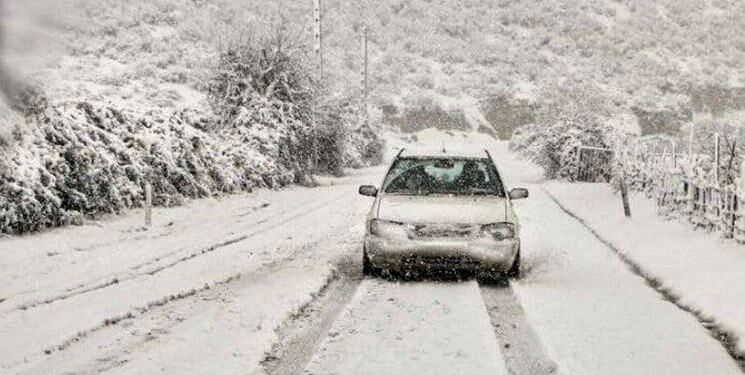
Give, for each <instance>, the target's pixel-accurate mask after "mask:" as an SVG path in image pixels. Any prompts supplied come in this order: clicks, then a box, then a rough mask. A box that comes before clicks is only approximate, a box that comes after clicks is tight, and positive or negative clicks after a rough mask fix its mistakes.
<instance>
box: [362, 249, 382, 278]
mask: <svg viewBox="0 0 745 375" xmlns="http://www.w3.org/2000/svg"><path fill="white" fill-rule="evenodd" d="M362 274H363V275H364V276H379V275H380V270H379V269H378V268H376V267H375V266H374V265H373V264H372V262H371V261H370V257H368V256H367V250H364V249H363V251H362Z"/></svg>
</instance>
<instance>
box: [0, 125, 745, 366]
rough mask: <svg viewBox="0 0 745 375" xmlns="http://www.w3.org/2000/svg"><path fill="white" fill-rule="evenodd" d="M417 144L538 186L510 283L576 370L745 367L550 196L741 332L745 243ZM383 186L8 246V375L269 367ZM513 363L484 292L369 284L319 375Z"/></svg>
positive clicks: (548, 346)
mask: <svg viewBox="0 0 745 375" xmlns="http://www.w3.org/2000/svg"><path fill="white" fill-rule="evenodd" d="M416 136H417V138H418V139H419V140H420V142H413V141H412V140H411V137H404V136H397V137H391V141H390V142H389V144H390V145H391V146H392V148H391V150H389V151H388V155H391V154H393V151H395V149H396V147H400V146H402V145H406V144H414V143H417V144H419V145H421V146H427V145H429V146H437V145H438V144H440V142H441V140H442V139H446V140H448V141H450V142H452V143H453V144H468V145H470V146H473V147H478V148H481V147H487V148H488V149H489V151H490V152H491V154H492V156H493V157H494V159H495V161H496V162H497V164H498V166H499V168H500V172H501V174H502V175H503V176H504V178H505V179H506V181H507V185H508V186H510V187H517V186H525V187H528V188H530V189H531V197H530V198H529V199H527V200H522V201H516V202H515V205H516V207H515V209H516V211H517V213H518V215H519V216H520V219H521V224H522V228H523V229H522V236H523V238H522V241H523V247H522V251H523V253H522V259H523V274H524V275H523V277H522V278H521V279H520V280H518V281H515V282H513V283H511V288H512V291H514V294H515V296H516V298H517V301H519V303H520V305H521V307H522V310H524V311H525V317H526V318H527V322H528V323H529V324H530V328H531V329H532V331H534V332H535V333H536V337H537V340H538V341H539V342H540V346H541V347H542V348H545V351H546V353H547V354H548V356H549V357H550V359H551V360H552V361H553V362H555V363H556V365H557V368H558V370H559V373H564V374H629V373H634V374H636V373H640V374H641V373H644V374H647V373H676V374H708V373H711V374H737V373H740V371H739V369H738V367H737V365H736V363H735V362H734V360H733V359H732V358H731V357H730V356H729V355H728V353H727V352H726V350H725V348H724V347H723V346H722V344H721V343H720V342H718V341H716V339H715V338H713V337H711V335H710V334H709V332H708V331H707V330H706V328H704V326H703V325H702V324H701V323H699V321H698V320H697V319H696V316H694V315H693V314H690V313H688V312H686V311H684V310H683V309H681V308H679V307H677V306H676V305H674V304H672V303H669V302H668V301H666V300H664V299H663V298H662V296H661V295H660V294H659V293H657V292H656V291H655V290H654V289H653V288H652V287H650V286H649V285H647V284H646V283H645V280H644V279H643V278H641V277H639V276H638V275H635V274H634V273H633V272H632V271H631V270H629V268H628V266H627V265H626V264H624V262H622V261H621V260H620V258H619V257H618V256H617V255H616V254H615V253H614V252H613V251H612V250H611V249H610V248H608V246H606V245H605V244H604V243H603V242H601V241H599V240H598V239H597V238H596V237H595V236H594V235H593V234H592V233H591V232H590V231H588V230H587V228H585V227H583V226H582V225H581V224H580V223H579V222H577V221H576V220H574V219H573V218H572V217H570V216H569V215H568V214H566V213H565V212H564V211H563V210H562V209H561V208H560V207H559V206H557V205H556V204H555V203H554V201H553V200H552V199H551V198H550V197H549V196H548V195H547V194H546V192H545V191H544V190H543V189H544V187H545V188H546V189H548V190H549V191H551V192H552V194H554V195H556V196H557V197H558V198H559V199H560V201H562V202H567V204H568V205H570V206H576V207H579V208H576V209H577V210H580V211H581V212H580V214H582V212H584V214H587V216H588V217H589V218H590V219H588V222H589V223H590V224H591V225H593V226H597V228H598V229H597V230H598V231H599V232H601V231H602V230H608V231H609V232H613V233H616V235H617V236H618V238H616V239H615V240H613V242H614V244H617V245H618V247H619V248H620V249H624V251H627V252H628V254H629V256H630V257H632V258H633V259H634V260H637V261H638V262H639V263H640V264H642V265H643V266H644V267H645V269H647V268H646V267H648V268H649V270H651V272H654V273H652V275H653V276H655V277H656V278H658V279H659V280H661V281H662V282H663V285H664V286H666V287H669V288H670V289H671V290H673V292H675V293H676V294H677V295H679V296H681V301H682V302H684V303H691V304H696V305H695V306H700V307H701V309H702V311H704V312H706V313H707V314H711V316H712V317H714V318H715V319H716V323H718V324H722V325H723V326H726V327H727V328H728V329H730V328H732V327H734V328H737V327H736V324H737V323H738V322H739V320H738V319H740V318H739V316H738V315H736V314H737V312H738V311H742V309H739V310H738V308H737V306H738V304H740V303H741V302H739V301H743V300H745V298H743V296H742V295H741V294H737V293H739V292H738V290H739V289H738V287H739V286H741V283H740V284H739V285H738V284H735V282H736V281H738V280H741V278H740V276H739V275H737V270H738V268H739V270H741V269H742V265H743V264H742V261H741V257H739V255H738V251H739V249H736V247H735V246H734V245H732V244H731V243H728V242H722V241H720V240H718V239H717V238H715V237H713V236H711V235H708V234H704V233H697V232H693V231H691V230H690V229H689V228H688V227H687V226H685V225H681V224H677V223H670V222H664V221H661V220H660V219H659V218H657V217H656V216H655V212H653V206H651V203H647V204H646V205H645V203H644V201H642V200H640V199H639V198H635V199H634V201H633V202H632V204H633V206H632V209H633V210H634V214H635V217H634V219H633V220H632V221H628V220H625V219H623V218H620V217H617V216H615V215H619V214H620V206H619V202H618V200H617V198H616V197H615V196H612V195H611V193H610V190H607V188H606V187H605V185H568V184H559V183H553V182H551V183H546V182H544V181H543V178H542V173H541V172H542V171H541V170H540V169H539V168H537V167H535V166H533V165H531V164H527V163H525V162H522V161H520V160H518V159H517V158H516V156H515V155H514V154H513V153H511V152H510V151H509V150H508V147H507V144H506V143H504V142H495V141H493V140H492V139H491V138H490V137H488V136H485V135H483V134H478V133H460V132H451V133H450V134H448V133H444V132H437V131H432V130H428V131H424V132H420V133H417V134H416ZM407 142H408V143H407ZM383 173H384V168H382V167H381V168H372V169H365V170H360V171H354V172H352V173H351V174H350V175H349V176H347V177H343V178H330V177H324V178H320V179H319V182H320V183H321V186H320V187H318V188H312V189H310V188H300V187H291V188H288V189H284V190H279V191H270V190H262V191H258V192H255V193H253V194H240V195H234V196H229V197H224V198H221V199H212V198H211V199H205V200H200V201H194V202H191V203H189V204H188V205H186V206H182V207H174V208H168V209H166V208H161V209H157V210H156V212H155V215H154V216H155V223H156V224H155V226H154V227H153V228H151V229H150V230H147V231H144V230H142V229H141V228H140V225H141V222H142V212H140V211H131V212H129V213H127V214H125V215H123V216H116V217H110V218H107V219H104V220H101V221H97V222H88V223H86V224H85V225H84V226H81V227H67V228H60V229H55V230H51V231H46V232H43V233H39V234H36V235H29V236H17V237H9V238H3V239H0V247H2V249H3V255H4V256H3V257H2V258H0V299H3V298H4V301H3V302H0V352H2V353H3V355H2V356H0V372H3V373H30V374H41V373H96V372H99V371H108V372H112V373H117V374H119V373H121V374H127V373H156V372H165V373H226V374H227V373H246V372H248V373H260V372H261V360H262V359H264V357H265V353H267V352H269V350H270V349H271V348H272V346H273V345H274V344H276V343H277V342H278V339H279V338H278V335H277V333H276V331H275V330H277V329H279V328H280V327H281V326H283V324H286V323H287V322H288V321H292V319H294V317H295V315H294V314H295V313H296V312H297V311H299V310H300V309H302V308H303V307H304V306H306V305H307V304H308V303H310V302H311V301H313V299H314V295H316V294H317V293H319V291H320V290H322V289H323V287H324V286H325V285H328V281H329V279H330V278H333V277H334V273H335V272H336V270H337V269H338V267H339V266H338V265H339V264H340V263H339V262H340V259H353V260H354V261H356V262H359V256H360V241H361V238H362V233H363V222H364V215H365V213H366V212H367V210H368V209H369V207H370V203H371V201H370V200H369V199H368V198H365V197H360V196H358V195H357V194H356V188H357V186H358V185H361V184H366V183H370V182H376V181H379V180H380V178H381V175H382V174H383ZM604 189H605V190H604ZM582 210H584V211H582ZM585 211H586V212H585ZM605 213H612V214H609V215H610V216H607V215H606V216H603V215H605ZM584 214H582V215H584ZM600 214H603V215H600ZM598 215H600V216H598ZM619 216H620V215H619ZM593 217H594V218H595V219H592V218H593ZM591 219H592V220H591ZM593 220H595V221H593ZM637 220H639V222H640V223H641V224H637ZM636 225H642V226H645V227H646V226H649V228H652V229H654V230H650V232H647V233H646V234H643V233H645V232H644V231H643V230H642V229H641V227H636ZM603 228H605V229H603ZM676 228H677V229H676ZM661 234H664V237H662V235H661ZM638 235H641V236H643V237H637V236H638ZM655 235H656V237H654V236H655ZM677 238H680V240H678V239H677ZM651 240H654V241H652V242H654V243H655V244H656V246H654V248H652V245H650V243H651V242H650V241H651ZM679 242H681V243H679ZM624 244H628V245H624ZM626 246H628V247H629V248H630V247H633V249H626ZM702 249H705V250H706V251H702ZM702 254H703V256H702ZM723 254H724V255H723ZM737 260H740V261H739V263H738V262H737ZM645 262H646V263H645ZM694 266H697V267H701V268H702V269H704V270H705V269H708V270H713V271H712V272H714V273H709V274H708V275H705V274H704V271H703V270H702V271H698V270H695V269H693V268H694ZM715 266H716V267H718V268H716V267H715ZM686 267H688V268H686ZM113 280H116V282H115V283H114V282H113ZM350 293H351V292H350ZM23 306H27V307H28V308H27V309H26V310H23V309H20V307H23ZM725 309H726V311H725ZM726 313H731V314H730V315H726ZM717 314H719V315H717ZM733 332H735V331H734V330H733ZM45 350H48V351H49V354H44V351H45ZM502 350H506V349H503V348H502V346H501V345H499V344H498V343H497V340H496V338H495V335H494V328H493V326H492V322H491V321H490V318H489V314H488V313H487V311H486V308H485V306H484V302H483V300H482V296H481V291H480V290H479V285H478V284H477V283H475V282H474V281H465V282H435V281H412V282H395V281H389V280H386V279H370V278H368V279H365V280H363V281H362V283H361V284H360V285H359V287H358V288H357V290H356V292H355V295H354V297H353V298H352V301H351V302H350V303H349V304H347V305H346V307H345V308H344V309H343V312H342V314H341V315H340V316H339V317H338V318H337V319H336V320H335V321H334V322H333V324H331V328H330V330H329V331H328V333H324V336H323V340H322V341H321V342H320V348H319V350H318V351H317V352H316V353H315V355H314V357H313V358H312V359H311V360H310V363H309V364H308V366H307V367H306V369H307V371H306V372H307V373H313V374H328V373H340V374H348V373H355V374H357V373H367V372H369V373H391V372H402V371H409V372H412V373H422V374H427V373H437V374H441V373H474V374H475V373H482V372H483V373H496V374H500V373H507V369H505V366H506V365H505V361H504V355H503V353H502V352H501V351H502Z"/></svg>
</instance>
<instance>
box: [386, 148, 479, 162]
mask: <svg viewBox="0 0 745 375" xmlns="http://www.w3.org/2000/svg"><path fill="white" fill-rule="evenodd" d="M398 157H400V158H468V159H484V158H488V157H489V153H488V152H487V151H486V150H485V149H483V148H475V147H459V148H450V147H438V148H435V147H416V148H406V149H402V150H401V152H400V153H399V154H398Z"/></svg>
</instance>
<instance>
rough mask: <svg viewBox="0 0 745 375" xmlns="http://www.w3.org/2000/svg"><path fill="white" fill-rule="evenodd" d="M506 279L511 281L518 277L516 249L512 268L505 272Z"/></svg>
mask: <svg viewBox="0 0 745 375" xmlns="http://www.w3.org/2000/svg"><path fill="white" fill-rule="evenodd" d="M507 277H509V278H511V279H516V278H518V277H520V249H517V256H515V261H514V262H512V267H510V269H509V270H508V271H507Z"/></svg>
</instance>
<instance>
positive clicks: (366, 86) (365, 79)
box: [362, 25, 370, 125]
mask: <svg viewBox="0 0 745 375" xmlns="http://www.w3.org/2000/svg"><path fill="white" fill-rule="evenodd" d="M368 33H369V30H368V28H367V25H364V26H362V48H363V55H364V57H365V66H364V68H363V71H362V105H363V106H364V108H363V116H365V118H364V120H363V121H364V124H365V125H368V121H369V117H370V116H369V115H370V114H369V109H368V108H369V103H368V102H369V96H370V70H369V53H368V39H369V35H368Z"/></svg>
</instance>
